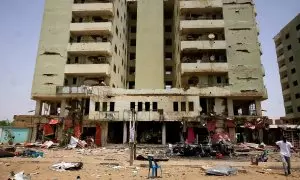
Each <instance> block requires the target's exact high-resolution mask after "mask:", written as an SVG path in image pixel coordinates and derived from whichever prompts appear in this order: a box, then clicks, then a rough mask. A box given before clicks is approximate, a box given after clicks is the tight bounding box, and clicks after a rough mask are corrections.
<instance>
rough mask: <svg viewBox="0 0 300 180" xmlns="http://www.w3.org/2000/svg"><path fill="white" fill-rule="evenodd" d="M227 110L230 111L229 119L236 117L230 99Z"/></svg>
mask: <svg viewBox="0 0 300 180" xmlns="http://www.w3.org/2000/svg"><path fill="white" fill-rule="evenodd" d="M227 109H228V116H229V117H232V116H234V113H233V101H232V99H229V98H228V99H227Z"/></svg>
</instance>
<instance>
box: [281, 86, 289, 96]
mask: <svg viewBox="0 0 300 180" xmlns="http://www.w3.org/2000/svg"><path fill="white" fill-rule="evenodd" d="M290 93H291V91H290V88H287V89H285V90H283V91H282V94H283V95H287V94H290Z"/></svg>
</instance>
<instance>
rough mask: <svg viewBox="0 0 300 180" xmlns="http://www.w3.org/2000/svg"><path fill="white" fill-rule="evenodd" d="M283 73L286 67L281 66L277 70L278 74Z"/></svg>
mask: <svg viewBox="0 0 300 180" xmlns="http://www.w3.org/2000/svg"><path fill="white" fill-rule="evenodd" d="M284 71H287V67H286V65H284V66H281V67H280V68H279V72H284Z"/></svg>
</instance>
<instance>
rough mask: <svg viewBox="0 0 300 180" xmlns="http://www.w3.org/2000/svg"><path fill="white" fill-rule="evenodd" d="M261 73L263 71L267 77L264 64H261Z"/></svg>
mask: <svg viewBox="0 0 300 180" xmlns="http://www.w3.org/2000/svg"><path fill="white" fill-rule="evenodd" d="M261 71H262V74H263V76H266V71H265V67H264V65H263V64H261Z"/></svg>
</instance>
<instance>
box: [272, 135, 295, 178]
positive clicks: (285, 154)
mask: <svg viewBox="0 0 300 180" xmlns="http://www.w3.org/2000/svg"><path fill="white" fill-rule="evenodd" d="M276 145H277V146H278V148H279V149H280V155H281V159H282V163H283V170H284V173H285V175H286V176H287V175H289V174H291V149H293V150H294V151H295V152H296V150H295V149H294V147H293V145H292V144H291V143H290V142H288V141H287V139H286V137H284V136H283V137H282V140H281V141H277V142H276Z"/></svg>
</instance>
